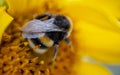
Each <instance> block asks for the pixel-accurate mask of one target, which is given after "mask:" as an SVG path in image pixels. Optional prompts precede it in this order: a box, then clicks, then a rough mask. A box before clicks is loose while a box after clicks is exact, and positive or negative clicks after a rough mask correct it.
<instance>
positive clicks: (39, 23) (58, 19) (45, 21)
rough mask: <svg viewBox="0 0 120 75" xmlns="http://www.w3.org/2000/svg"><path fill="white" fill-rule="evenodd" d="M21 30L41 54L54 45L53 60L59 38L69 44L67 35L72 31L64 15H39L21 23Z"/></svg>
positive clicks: (68, 20) (32, 46)
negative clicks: (23, 23)
mask: <svg viewBox="0 0 120 75" xmlns="http://www.w3.org/2000/svg"><path fill="white" fill-rule="evenodd" d="M21 31H22V36H23V37H24V38H27V40H28V43H29V46H30V47H31V48H32V49H33V50H34V51H35V52H36V53H39V54H43V53H45V52H46V51H47V49H48V48H49V47H52V46H54V53H53V60H54V59H55V58H56V55H57V52H58V46H59V42H60V41H61V40H64V41H65V42H66V43H67V44H68V45H71V42H70V40H69V39H68V37H69V35H70V33H71V31H72V24H71V21H70V19H69V18H68V17H66V16H64V15H53V14H42V15H39V16H37V17H35V19H33V20H31V21H29V22H27V23H26V24H25V25H23V26H22V28H21Z"/></svg>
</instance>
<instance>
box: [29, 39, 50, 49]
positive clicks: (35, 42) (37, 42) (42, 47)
mask: <svg viewBox="0 0 120 75" xmlns="http://www.w3.org/2000/svg"><path fill="white" fill-rule="evenodd" d="M31 41H32V42H33V43H34V44H35V45H41V46H40V48H41V49H46V48H48V47H47V46H45V45H44V44H43V43H42V42H41V41H40V40H39V38H31Z"/></svg>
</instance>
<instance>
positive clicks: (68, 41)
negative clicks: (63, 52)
mask: <svg viewBox="0 0 120 75" xmlns="http://www.w3.org/2000/svg"><path fill="white" fill-rule="evenodd" d="M64 41H65V42H66V43H67V44H68V45H69V46H70V47H71V45H72V43H71V41H70V40H69V38H65V39H64Z"/></svg>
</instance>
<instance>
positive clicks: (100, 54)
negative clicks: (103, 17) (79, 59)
mask: <svg viewBox="0 0 120 75" xmlns="http://www.w3.org/2000/svg"><path fill="white" fill-rule="evenodd" d="M76 26H79V28H78V29H79V33H78V34H77V35H76V36H75V37H76V40H78V42H79V49H80V50H82V51H84V52H85V53H86V54H88V55H90V56H92V57H94V58H96V59H100V60H101V61H104V62H109V63H110V62H111V63H120V60H119V57H120V33H117V32H115V31H111V30H106V29H103V28H100V27H98V26H97V25H94V24H90V23H86V22H83V21H81V22H79V23H78V24H76Z"/></svg>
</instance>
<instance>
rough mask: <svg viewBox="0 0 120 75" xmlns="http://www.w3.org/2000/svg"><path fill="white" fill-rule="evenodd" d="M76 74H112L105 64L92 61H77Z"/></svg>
mask: <svg viewBox="0 0 120 75" xmlns="http://www.w3.org/2000/svg"><path fill="white" fill-rule="evenodd" d="M75 71H76V72H77V74H76V75H112V74H111V73H110V71H109V70H108V69H107V68H105V67H104V66H103V65H100V64H95V63H90V62H85V61H81V62H77V64H75Z"/></svg>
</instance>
